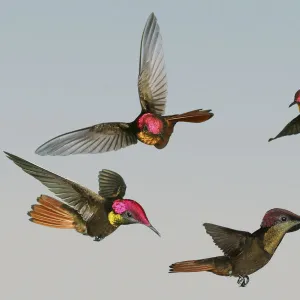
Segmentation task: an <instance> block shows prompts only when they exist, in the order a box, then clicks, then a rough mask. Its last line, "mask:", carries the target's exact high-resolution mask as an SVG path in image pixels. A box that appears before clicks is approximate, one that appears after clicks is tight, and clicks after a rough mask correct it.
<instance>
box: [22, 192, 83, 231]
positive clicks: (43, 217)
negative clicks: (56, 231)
mask: <svg viewBox="0 0 300 300" xmlns="http://www.w3.org/2000/svg"><path fill="white" fill-rule="evenodd" d="M37 202H38V203H39V204H35V205H32V207H31V209H32V210H31V211H30V212H28V215H29V216H30V217H31V219H30V221H31V222H33V223H36V224H40V225H44V226H48V227H54V228H63V229H76V230H77V231H79V232H83V231H85V228H80V226H78V225H80V224H79V223H78V220H76V219H77V218H76V214H75V212H74V213H73V212H72V211H71V210H72V209H71V208H68V207H67V206H66V205H65V204H63V203H62V202H60V201H58V200H56V199H54V198H51V197H49V196H46V195H41V196H40V197H38V198H37ZM81 227H82V226H81Z"/></svg>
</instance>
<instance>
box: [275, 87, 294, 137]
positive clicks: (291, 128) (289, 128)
mask: <svg viewBox="0 0 300 300" xmlns="http://www.w3.org/2000/svg"><path fill="white" fill-rule="evenodd" d="M295 104H297V106H298V109H299V111H300V90H298V91H297V92H296V93H295V96H294V101H293V102H292V103H291V104H290V105H289V107H292V106H293V105H295ZM298 133H300V114H299V115H298V116H297V117H296V118H294V119H293V120H292V121H291V122H289V123H288V124H287V125H286V126H285V127H284V128H283V129H282V130H281V131H280V132H279V133H278V134H277V135H276V136H275V137H274V138H270V139H269V142H271V141H273V140H275V139H278V138H281V137H283V136H288V135H294V134H298Z"/></svg>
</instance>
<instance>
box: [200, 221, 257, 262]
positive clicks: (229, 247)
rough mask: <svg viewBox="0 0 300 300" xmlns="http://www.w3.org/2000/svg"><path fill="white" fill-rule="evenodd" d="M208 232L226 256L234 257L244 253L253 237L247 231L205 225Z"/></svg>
mask: <svg viewBox="0 0 300 300" xmlns="http://www.w3.org/2000/svg"><path fill="white" fill-rule="evenodd" d="M203 226H204V227H205V229H206V232H207V233H208V234H209V235H210V236H211V237H212V239H213V241H214V243H215V244H216V245H217V246H218V247H219V248H220V249H221V250H222V251H223V252H224V254H225V255H226V256H230V257H234V256H237V255H239V254H240V253H241V252H242V251H243V246H244V245H245V243H246V242H247V238H250V237H251V236H252V235H251V233H249V232H246V231H239V230H234V229H230V228H226V227H222V226H218V225H214V224H210V223H204V224H203Z"/></svg>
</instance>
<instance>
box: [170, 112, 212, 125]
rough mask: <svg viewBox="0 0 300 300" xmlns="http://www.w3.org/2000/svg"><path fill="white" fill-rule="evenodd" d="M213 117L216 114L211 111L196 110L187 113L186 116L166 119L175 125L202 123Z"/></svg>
mask: <svg viewBox="0 0 300 300" xmlns="http://www.w3.org/2000/svg"><path fill="white" fill-rule="evenodd" d="M213 116H214V114H213V113H212V112H211V110H210V109H209V110H202V109H196V110H192V111H189V112H186V113H184V114H179V115H172V116H166V119H167V121H169V122H171V123H173V124H174V125H175V124H176V123H177V122H188V123H202V122H205V121H207V120H209V119H210V118H212V117H213Z"/></svg>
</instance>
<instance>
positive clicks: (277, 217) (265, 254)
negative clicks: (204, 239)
mask: <svg viewBox="0 0 300 300" xmlns="http://www.w3.org/2000/svg"><path fill="white" fill-rule="evenodd" d="M203 225H204V227H205V229H206V232H207V233H208V234H209V235H210V236H211V237H212V239H213V241H214V243H215V244H216V245H217V246H218V247H219V248H220V249H221V250H222V251H223V253H224V256H217V257H211V258H205V259H198V260H188V261H181V262H176V263H174V264H172V265H171V266H170V271H169V272H170V273H180V272H202V271H207V272H211V273H214V274H216V275H220V276H234V277H238V284H239V285H240V286H241V287H245V286H246V285H247V284H248V282H249V275H251V274H253V273H255V272H256V271H258V270H259V269H261V268H262V267H264V266H265V265H266V264H267V263H268V262H269V261H270V259H271V258H272V257H273V255H274V253H275V251H276V249H277V247H278V246H279V244H280V243H281V242H282V239H283V238H284V236H285V234H286V233H288V232H292V231H296V230H299V228H300V216H299V215H296V214H294V213H292V212H290V211H288V210H285V209H281V208H273V209H271V210H269V211H268V212H266V214H265V215H264V217H263V220H262V222H261V226H260V228H259V229H258V230H256V231H255V232H253V233H249V232H246V231H239V230H234V229H231V228H227V227H222V226H218V225H214V224H210V223H204V224H203Z"/></svg>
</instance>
